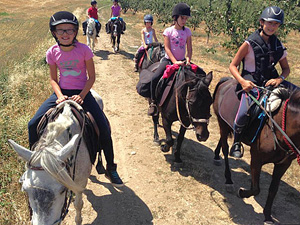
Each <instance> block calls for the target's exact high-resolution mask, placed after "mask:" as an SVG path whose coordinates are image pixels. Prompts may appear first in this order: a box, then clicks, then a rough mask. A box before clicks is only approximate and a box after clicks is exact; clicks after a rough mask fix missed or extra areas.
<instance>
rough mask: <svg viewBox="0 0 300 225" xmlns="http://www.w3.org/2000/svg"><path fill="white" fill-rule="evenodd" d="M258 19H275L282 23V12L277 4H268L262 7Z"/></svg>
mask: <svg viewBox="0 0 300 225" xmlns="http://www.w3.org/2000/svg"><path fill="white" fill-rule="evenodd" d="M260 20H265V21H276V22H278V23H280V24H283V20H284V12H283V10H282V9H280V8H279V7H277V6H270V7H267V8H265V9H264V11H263V12H262V14H261V16H260Z"/></svg>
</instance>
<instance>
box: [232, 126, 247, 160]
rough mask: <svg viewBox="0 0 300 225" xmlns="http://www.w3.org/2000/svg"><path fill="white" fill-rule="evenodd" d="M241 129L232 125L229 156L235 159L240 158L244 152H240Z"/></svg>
mask: <svg viewBox="0 0 300 225" xmlns="http://www.w3.org/2000/svg"><path fill="white" fill-rule="evenodd" d="M243 128H244V126H238V125H236V124H235V125H234V140H233V145H232V147H231V149H230V153H229V155H230V156H233V157H235V158H242V157H243V154H244V151H242V147H243V146H242V144H241V139H242V134H243Z"/></svg>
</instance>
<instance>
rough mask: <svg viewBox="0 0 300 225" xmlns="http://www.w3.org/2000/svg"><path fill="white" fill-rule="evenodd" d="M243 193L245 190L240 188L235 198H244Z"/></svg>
mask: <svg viewBox="0 0 300 225" xmlns="http://www.w3.org/2000/svg"><path fill="white" fill-rule="evenodd" d="M243 191H245V188H240V189H239V190H238V192H237V196H238V197H239V198H244V196H243Z"/></svg>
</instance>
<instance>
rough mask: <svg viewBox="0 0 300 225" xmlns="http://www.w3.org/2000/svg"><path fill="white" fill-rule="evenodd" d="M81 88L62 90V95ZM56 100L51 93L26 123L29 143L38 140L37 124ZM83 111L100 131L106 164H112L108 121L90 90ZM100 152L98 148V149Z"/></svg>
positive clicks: (112, 155)
mask: <svg viewBox="0 0 300 225" xmlns="http://www.w3.org/2000/svg"><path fill="white" fill-rule="evenodd" d="M80 92H81V90H64V89H63V90H62V93H63V94H64V95H67V96H69V97H71V96H73V95H78V94H79V93H80ZM56 100H57V96H56V94H55V93H53V94H52V95H51V96H50V97H49V98H48V99H47V100H46V101H45V102H44V103H43V104H42V105H41V106H40V108H39V109H38V110H37V112H36V113H35V115H34V116H33V118H32V119H31V120H30V121H29V123H28V132H29V145H30V147H32V145H33V144H34V143H35V142H37V141H38V134H37V126H38V124H39V122H40V120H41V118H42V117H43V115H44V114H45V113H46V112H47V111H48V110H49V109H50V108H53V107H55V106H56V105H57V104H56ZM81 106H82V108H83V109H84V110H85V111H88V112H90V113H91V114H92V115H93V117H94V119H95V121H96V123H97V125H98V128H99V131H100V143H101V147H102V148H103V151H104V155H105V159H106V162H107V164H108V165H113V164H114V153H113V143H112V138H111V132H110V128H109V125H108V121H107V119H106V117H105V115H104V113H103V111H102V110H101V108H100V107H99V105H98V103H97V102H96V100H95V98H94V97H93V96H92V94H91V92H89V93H88V94H87V95H86V96H85V98H84V102H83V104H82V105H81ZM99 152H100V149H99Z"/></svg>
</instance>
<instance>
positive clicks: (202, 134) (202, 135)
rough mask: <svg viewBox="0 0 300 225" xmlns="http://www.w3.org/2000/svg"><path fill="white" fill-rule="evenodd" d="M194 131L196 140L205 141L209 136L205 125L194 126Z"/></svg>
mask: <svg viewBox="0 0 300 225" xmlns="http://www.w3.org/2000/svg"><path fill="white" fill-rule="evenodd" d="M195 133H196V137H197V140H198V141H206V140H207V139H208V137H209V131H208V129H207V125H200V126H196V127H195Z"/></svg>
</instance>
